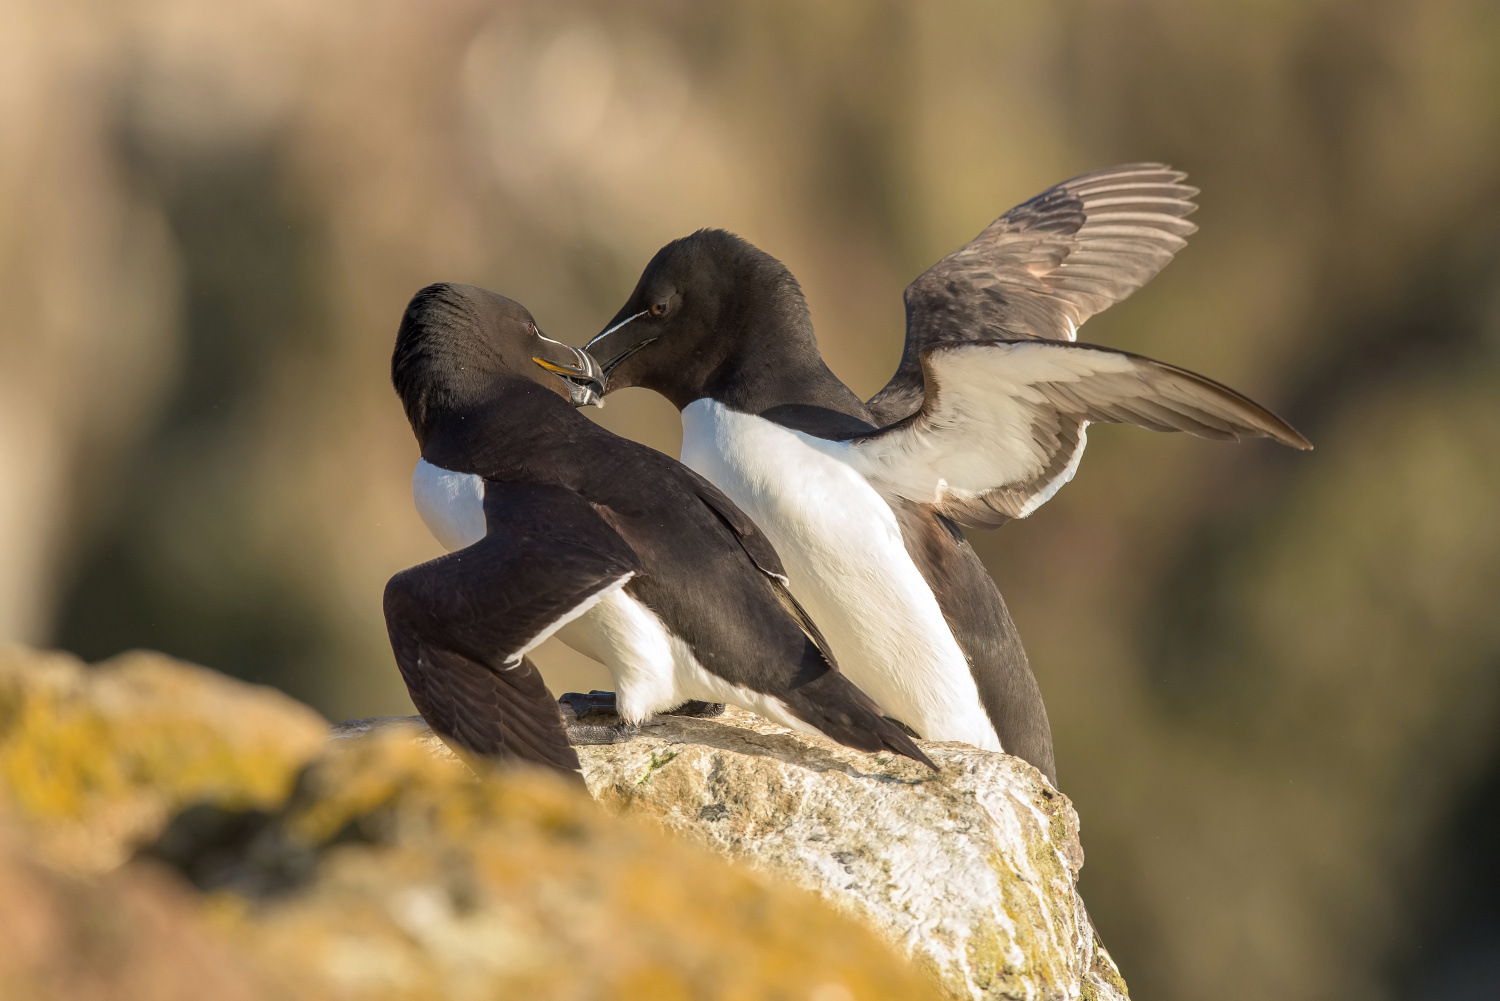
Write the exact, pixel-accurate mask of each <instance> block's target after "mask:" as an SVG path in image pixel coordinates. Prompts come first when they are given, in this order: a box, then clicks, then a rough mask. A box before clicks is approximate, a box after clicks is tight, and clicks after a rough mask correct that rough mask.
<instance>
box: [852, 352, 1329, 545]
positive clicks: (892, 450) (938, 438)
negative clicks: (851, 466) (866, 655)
mask: <svg viewBox="0 0 1500 1001" xmlns="http://www.w3.org/2000/svg"><path fill="white" fill-rule="evenodd" d="M922 368H923V385H924V386H925V395H924V398H923V402H922V405H921V408H920V409H919V410H918V411H917V412H916V413H915V414H913V415H911V416H910V417H908V418H906V419H904V420H901V421H898V422H896V423H895V424H893V425H891V426H889V427H886V428H884V429H882V430H880V431H877V432H874V433H873V434H869V435H862V436H858V437H855V438H851V439H849V447H850V449H851V452H852V455H853V458H854V460H855V463H856V465H857V466H859V467H860V468H861V471H862V472H864V474H865V475H866V477H867V478H868V479H869V480H870V481H871V483H872V484H874V485H875V487H876V489H877V490H879V491H880V492H881V493H882V494H884V495H886V496H893V497H901V498H904V499H906V500H911V501H917V502H919V503H926V504H931V505H932V506H933V507H934V508H935V509H936V510H937V511H938V512H939V513H941V514H943V515H945V516H947V517H949V518H952V519H953V520H954V521H957V522H959V523H961V524H965V525H971V526H988V527H993V526H995V525H999V524H1002V523H1003V522H1004V521H1006V520H1008V519H1010V518H1024V517H1025V516H1026V515H1028V514H1030V513H1031V512H1032V511H1034V510H1036V508H1037V507H1038V506H1040V505H1041V504H1042V503H1045V502H1046V501H1047V500H1048V499H1049V498H1051V497H1052V495H1053V494H1054V493H1056V492H1057V490H1058V488H1060V487H1061V486H1062V485H1063V484H1064V483H1066V482H1067V481H1068V480H1070V479H1072V476H1073V472H1074V471H1075V470H1076V469H1077V466H1078V462H1079V459H1080V457H1081V456H1082V454H1083V447H1084V444H1085V441H1086V438H1085V435H1084V428H1085V427H1086V426H1087V425H1088V424H1090V423H1120V424H1134V425H1136V426H1137V427H1143V428H1148V429H1150V430H1153V431H1186V432H1188V433H1189V434H1194V435H1197V436H1198V437H1200V438H1211V439H1217V440H1225V441H1238V440H1240V439H1243V438H1253V437H1268V438H1273V439H1275V440H1276V441H1279V442H1281V443H1282V444H1284V445H1289V446H1291V447H1293V448H1299V449H1305V448H1311V447H1312V446H1311V445H1310V444H1309V443H1308V441H1307V439H1306V438H1304V437H1302V435H1301V434H1299V433H1298V432H1297V431H1296V429H1295V428H1293V427H1292V426H1291V425H1290V424H1288V423H1287V422H1286V421H1284V420H1282V419H1281V418H1280V417H1277V416H1276V415H1275V414H1273V413H1271V411H1269V410H1267V409H1266V408H1264V407H1262V406H1260V405H1259V404H1258V403H1256V402H1254V401H1253V400H1251V399H1249V398H1247V397H1245V396H1243V395H1241V394H1240V393H1237V392H1235V391H1234V390H1232V389H1230V388H1229V387H1227V386H1223V385H1221V384H1219V383H1217V382H1214V381H1213V380H1212V379H1208V378H1206V377H1204V376H1201V375H1198V374H1197V373H1195V372H1190V371H1188V370H1187V369H1182V368H1177V367H1176V366H1174V365H1167V364H1165V363H1163V362H1158V361H1153V360H1152V359H1150V358H1143V357H1141V356H1140V355H1134V354H1130V353H1129V352H1125V351H1115V350H1112V349H1109V348H1102V347H1098V346H1096V345H1092V344H1078V343H1071V342H1057V341H1041V340H992V341H970V342H960V343H948V344H940V345H937V346H935V347H933V348H930V349H929V350H928V351H927V352H926V353H925V354H924V355H923V356H922Z"/></svg>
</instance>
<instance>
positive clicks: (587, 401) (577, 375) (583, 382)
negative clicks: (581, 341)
mask: <svg viewBox="0 0 1500 1001" xmlns="http://www.w3.org/2000/svg"><path fill="white" fill-rule="evenodd" d="M533 350H534V351H535V352H536V353H535V354H533V355H532V356H531V360H532V361H534V362H536V363H537V364H538V365H540V366H541V367H542V368H544V369H546V370H547V371H549V372H554V373H556V374H557V375H560V376H562V377H563V380H564V381H565V382H567V384H568V398H569V399H571V400H572V401H573V406H575V407H586V406H589V405H591V404H592V405H593V406H603V405H604V379H605V373H604V369H602V368H600V366H599V363H598V362H597V361H595V360H594V356H593V355H591V354H589V353H588V352H587V351H581V350H579V349H578V348H570V347H568V346H567V345H566V344H564V343H562V342H561V341H554V340H553V339H552V338H550V337H544V336H542V335H541V334H540V333H538V334H537V335H536V345H535V347H534V349H533Z"/></svg>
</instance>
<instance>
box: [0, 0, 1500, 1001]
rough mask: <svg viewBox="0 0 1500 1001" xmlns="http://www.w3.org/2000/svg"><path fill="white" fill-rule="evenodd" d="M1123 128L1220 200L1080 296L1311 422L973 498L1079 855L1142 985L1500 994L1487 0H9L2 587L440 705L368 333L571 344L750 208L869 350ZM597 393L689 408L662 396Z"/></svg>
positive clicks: (1497, 561)
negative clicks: (908, 288) (459, 303)
mask: <svg viewBox="0 0 1500 1001" xmlns="http://www.w3.org/2000/svg"><path fill="white" fill-rule="evenodd" d="M1134 159H1162V160H1167V161H1170V162H1172V163H1173V164H1175V165H1177V166H1179V167H1182V168H1184V169H1186V170H1188V171H1190V172H1191V174H1192V180H1193V181H1194V182H1195V183H1197V184H1199V185H1200V186H1202V188H1203V195H1202V197H1201V199H1200V201H1201V203H1202V206H1203V208H1202V210H1201V211H1200V212H1199V214H1198V215H1197V217H1196V221H1197V222H1198V223H1199V224H1200V225H1201V226H1202V231H1201V232H1200V233H1199V234H1198V235H1197V236H1195V237H1194V238H1193V239H1192V242H1191V244H1190V246H1189V248H1188V249H1187V250H1186V251H1185V252H1184V253H1183V254H1182V255H1181V256H1180V257H1179V259H1178V260H1177V262H1176V263H1174V264H1173V266H1172V267H1170V268H1168V269H1167V271H1166V272H1165V273H1163V274H1162V276H1161V277H1160V278H1158V279H1157V280H1156V281H1155V282H1153V283H1152V284H1151V285H1150V286H1148V287H1147V288H1146V289H1145V290H1143V291H1142V292H1141V293H1139V294H1138V295H1136V296H1135V297H1134V298H1133V299H1132V300H1130V301H1129V302H1127V303H1125V304H1123V305H1121V306H1119V307H1116V308H1115V309H1114V310H1112V311H1110V312H1108V313H1106V314H1104V315H1103V316H1101V317H1098V318H1096V319H1095V320H1093V321H1092V322H1091V323H1090V324H1089V325H1088V327H1087V328H1086V329H1085V331H1084V335H1083V336H1084V339H1086V340H1091V341H1097V342H1101V343H1106V344H1111V345H1116V346H1119V347H1124V348H1129V349H1132V350H1136V351H1140V352H1143V353H1146V354H1149V355H1153V356H1156V357H1160V358H1163V359H1165V360H1169V361H1172V362H1175V363H1177V364H1181V365H1186V366H1188V367H1191V368H1194V369H1197V370H1200V371H1202V372H1205V373H1207V374H1209V375H1212V376H1214V377H1216V378H1219V379H1222V380H1224V381H1226V382H1228V383H1230V384H1231V385H1233V386H1235V387H1237V388H1239V389H1241V390H1243V391H1245V392H1247V393H1250V394H1251V395H1253V396H1255V397H1256V398H1257V399H1259V400H1261V401H1263V402H1265V403H1267V404H1269V405H1271V406H1272V407H1274V408H1277V409H1279V410H1280V411H1281V412H1282V413H1284V414H1285V415H1286V416H1287V417H1289V418H1290V419H1291V420H1292V421H1293V422H1294V423H1296V424H1297V425H1298V426H1299V427H1300V428H1301V429H1302V430H1303V431H1304V432H1306V433H1307V434H1308V435H1309V436H1310V437H1311V438H1312V439H1313V440H1314V441H1315V442H1316V443H1317V446H1318V448H1317V451H1315V452H1313V453H1311V454H1307V455H1296V454H1292V453H1291V452H1289V451H1285V450H1279V449H1277V448H1275V447H1274V446H1271V445H1268V444H1265V443H1253V444H1247V445H1241V446H1222V445H1217V444H1214V443H1207V442H1201V441H1198V440H1195V439H1187V438H1183V437H1180V436H1164V435H1155V434H1150V433H1147V432H1143V431H1137V430H1134V429H1126V428H1109V427H1106V428H1101V429H1098V430H1097V431H1096V432H1095V433H1094V434H1093V435H1092V436H1091V446H1090V449H1089V453H1088V457H1087V461H1085V462H1084V464H1083V468H1082V471H1081V472H1080V474H1079V475H1078V478H1077V480H1076V481H1075V482H1074V483H1073V484H1072V485H1071V486H1070V487H1068V489H1066V490H1064V491H1063V492H1062V493H1061V494H1060V495H1059V497H1058V498H1057V499H1056V500H1054V501H1053V502H1052V503H1051V504H1049V505H1048V506H1047V507H1045V508H1044V509H1042V511H1041V512H1040V513H1038V514H1037V515H1036V516H1035V517H1033V518H1031V519H1030V520H1029V521H1026V522H1021V523H1015V524H1012V525H1010V526H1007V527H1006V528H1004V529H1003V530H1001V531H999V532H996V533H992V534H987V535H986V534H979V535H976V536H974V541H975V543H976V545H977V546H978V547H979V548H980V551H981V553H982V554H983V555H984V557H985V559H986V561H987V563H988V564H989V566H990V568H991V569H992V571H993V572H994V574H995V576H996V578H997V579H998V580H999V582H1000V584H1001V587H1002V590H1003V591H1004V593H1005V594H1006V596H1007V598H1008V599H1009V601H1010V603H1011V607H1012V609H1013V611H1014V614H1015V617H1016V620H1017V622H1018V623H1019V625H1020V628H1021V631H1022V634H1023V636H1024V637H1025V639H1026V641H1027V646H1028V649H1029V651H1030V653H1031V656H1032V660H1033V663H1034V665H1035V668H1036V673H1037V675H1038V677H1039V679H1040V681H1041V684H1042V688H1043V692H1044V693H1045V695H1046V698H1047V702H1048V706H1049V709H1050V712H1051V715H1052V720H1053V725H1054V729H1055V735H1056V740H1057V752H1058V762H1059V770H1060V773H1061V781H1062V785H1063V787H1064V790H1065V791H1066V792H1068V793H1069V794H1070V795H1071V796H1072V797H1073V798H1074V799H1075V801H1076V802H1077V805H1078V809H1079V812H1080V814H1081V816H1082V820H1083V833H1084V843H1085V846H1086V848H1087V850H1088V852H1089V856H1088V864H1087V867H1086V868H1085V870H1084V892H1085V895H1086V898H1087V900H1088V902H1089V905H1090V907H1091V909H1092V910H1093V912H1094V914H1095V917H1096V920H1097V922H1098V924H1099V926H1100V930H1101V932H1102V933H1103V935H1104V937H1105V940H1106V941H1107V942H1108V943H1109V944H1110V945H1111V947H1112V948H1113V949H1114V951H1115V953H1116V956H1117V958H1118V959H1119V961H1120V965H1121V967H1122V968H1123V970H1124V973H1125V975H1126V978H1127V979H1128V981H1129V982H1130V984H1131V985H1132V988H1133V993H1134V994H1135V996H1136V997H1138V998H1142V999H1148V998H1149V999H1163V1001H1190V999H1191V1001H1199V999H1204V998H1215V999H1236V1001H1238V999H1245V1001H1250V999H1256V1001H1262V999H1267V998H1277V999H1304V998H1305V999H1321V998H1352V997H1358V998H1377V999H1378V998H1392V999H1395V998H1412V999H1419V998H1420V999H1450V998H1451V999H1458V998H1481V997H1497V996H1500V986H1497V983H1500V981H1497V977H1500V974H1497V973H1496V972H1495V971H1496V970H1497V969H1500V965H1497V964H1500V607H1497V605H1500V601H1497V599H1500V456H1497V453H1500V8H1497V7H1496V5H1495V4H1494V3H1493V2H1482V0H1368V2H1363V3H1356V2H1353V0H1342V2H1341V0H1313V2H1307V3H1286V2H1282V3H1216V4H1207V3H1202V2H1199V0H1113V2H1105V0H1053V2H1042V0H1026V2H1021V3H1012V4H981V3H969V2H957V0H952V2H949V0H941V2H932V0H928V2H920V3H919V2H906V3H893V2H892V3H849V2H832V0H830V2H822V3H815V4H804V3H790V2H782V3H749V2H742V3H738V4H732V3H731V4H723V5H710V4H692V3H687V2H678V3H670V2H662V3H656V4H639V5H634V6H632V7H631V8H630V9H628V10H627V9H624V8H622V7H621V6H620V5H615V4H605V3H592V4H590V3H573V4H568V3H556V2H554V3H534V4H529V5H528V4H516V5H496V4H487V3H483V2H479V0H423V2H416V0H379V2H365V3H355V2H347V0H325V2H322V3H307V2H301V0H246V2H243V3H239V4H209V3H206V2H197V3H193V2H185V0H183V2H179V0H118V2H115V3H110V4H97V3H87V2H83V0H3V2H0V254H3V262H0V303H3V311H0V318H3V319H0V323H3V326H0V638H8V639H16V640H21V641H25V642H29V643H36V644H56V645H61V646H64V647H67V648H69V649H72V650H75V651H77V652H79V653H81V654H84V655H85V656H88V657H90V658H96V657H102V656H106V655H109V654H111V653H114V652H116V651H117V650H120V649H123V648H127V647H134V646H149V647H157V648H160V649H163V650H166V651H169V652H171V653H174V654H177V655H180V656H183V657H187V658H190V659H193V660H197V661H200V662H203V663H207V664H210V665H213V666H216V667H219V668H222V669H224V670H227V671H231V672H233V673H235V674H238V675H241V676H244V677H248V678H252V679H256V680H261V681H266V682H269V683H272V684H276V685H279V686H281V687H282V688H285V689H286V690H288V691H290V692H292V693H293V694H295V695H298V696H299V697H302V698H304V699H307V700H309V701H310V702H312V703H313V704H314V705H316V706H318V707H319V708H320V709H322V710H323V711H324V712H325V713H326V714H328V715H330V716H332V717H334V718H340V717H345V716H351V715H369V714H376V713H390V712H409V711H410V708H409V704H408V703H407V702H406V699H405V694H404V692H403V691H402V689H401V686H400V682H399V679H398V677H397V674H396V671H395V667H394V664H393V662H392V660H391V656H390V652H389V649H388V648H387V645H386V640H385V635H384V627H383V623H382V621H381V617H380V611H379V596H380V591H381V588H382V586H383V584H384V582H385V580H386V578H387V577H388V576H389V575H390V574H392V573H393V572H395V571H396V570H398V569H401V568H402V567H405V566H407V565H410V564H412V563H415V562H417V561H420V560H422V559H425V558H427V557H429V556H432V555H434V554H435V553H436V552H437V547H436V545H435V543H433V541H432V540H431V539H430V538H429V537H428V535H427V533H426V532H425V530H424V529H423V527H422V525H421V523H420V521H419V520H418V519H417V516H416V514H415V512H414V511H413V508H412V504H411V500H410V488H409V476H410V472H411V467H412V463H413V462H414V461H415V459H416V454H417V453H416V446H415V444H414V442H413V440H412V437H411V434H410V432H409V431H408V429H407V427H406V424H405V422H404V420H403V417H402V414H401V410H400V408H399V406H398V404H397V401H396V398H395V396H394V394H393V393H392V391H391V389H390V387H389V382H388V379H387V364H388V357H389V350H390V346H391V343H392V339H393V336H394V332H395V328H396V323H397V320H398V318H399V315H400V312H401V308H402V306H403V304H404V303H405V301H406V299H407V298H408V296H410V294H411V293H412V292H413V291H415V290H416V289H417V288H418V287H419V286H421V285H423V284H425V283H427V282H431V281H435V280H458V281H468V282H475V283H478V284H482V285H485V286H488V287H490V288H493V289H496V290H498V291H501V292H504V293H506V294H508V295H511V296H513V297H515V298H518V299H520V300H522V301H523V302H525V303H526V304H527V305H528V306H530V307H531V308H532V310H533V311H534V313H535V314H536V316H537V317H538V319H539V320H540V322H541V324H542V326H543V329H544V330H546V331H547V332H548V333H550V334H552V335H553V336H557V337H560V338H562V339H564V340H568V341H571V342H574V343H579V342H581V341H582V340H583V339H584V338H586V337H587V336H589V335H590V334H592V333H594V332H596V331H597V330H598V328H599V327H600V325H601V323H602V322H603V321H604V320H605V319H606V318H607V317H608V315H609V314H610V313H612V312H613V311H614V309H615V308H616V307H617V306H618V304H619V303H620V302H621V301H623V298H624V296H625V295H626V293H627V292H628V291H629V289H630V288H631V286H632V285H633V282H634V279H635V276H636V274H637V273H638V272H639V270H640V268H641V267H642V266H643V265H644V263H645V261H646V260H647V259H648V257H649V256H650V254H651V253H652V252H653V251H654V250H655V249H656V248H657V247H658V246H659V245H660V244H661V243H663V242H665V241H666V240H668V239H671V238H673V237H676V236H680V235H683V234H685V233H687V232H690V231H692V230H693V229H696V228H698V227H700V226H706V225H714V226H724V227H727V228H730V229H734V230H736V231H738V232H739V233H741V234H742V235H744V236H745V237H747V238H748V239H750V240H751V241H753V242H754V243H756V244H758V245H760V246H761V247H763V248H765V249H766V250H768V251H770V252H771V253H773V254H775V255H777V256H778V257H780V258H782V259H783V260H784V261H786V262H787V264H788V265H789V266H790V267H791V268H792V270H793V271H794V272H795V273H796V274H797V275H798V276H799V277H800V278H801V279H802V282H803V284H804V287H805V289H806V291H807V294H808V298H809V300H810V303H811V306H812V310H813V316H814V320H815V322H816V324H817V329H818V333H819V338H820V341H821V343H822V345H823V349H824V353H825V355H826V356H827V358H828V360H829V362H830V364H831V365H832V367H833V369H834V370H835V371H836V372H837V373H838V374H839V375H840V376H842V377H843V378H844V379H845V380H846V381H848V382H849V383H850V384H851V385H852V386H854V387H855V388H856V389H857V390H859V391H860V392H861V393H864V394H868V393H870V392H873V391H874V390H875V389H876V388H878V387H879V386H880V385H881V384H882V383H883V381H884V379H885V378H886V376H887V375H888V374H889V372H890V371H891V370H892V369H893V367H894V364H895V360H896V358H897V356H898V354H899V349H900V338H901V323H902V310H901V300H900V292H901V289H902V288H903V287H904V285H905V284H906V282H907V281H909V280H910V279H911V278H912V277H913V276H914V275H916V274H917V273H918V272H919V271H921V270H922V269H923V268H925V267H926V266H927V265H928V264H929V263H931V262H932V261H933V260H934V259H936V258H937V257H939V256H941V255H942V254H943V253H946V252H947V251H948V250H950V249H952V248H953V247H955V246H957V245H958V244H960V243H962V242H964V241H965V240H967V239H968V238H970V237H971V236H972V235H973V234H974V233H975V232H977V231H978V230H979V229H980V228H981V227H982V226H983V225H985V224H986V223H987V222H989V220H990V219H991V218H993V217H994V216H995V215H996V214H998V213H999V212H1000V211H1002V210H1004V209H1005V208H1007V207H1008V206H1010V205H1011V204H1013V203H1015V202H1018V201H1020V200H1022V199H1024V198H1026V197H1028V196H1030V195H1032V194H1034V193H1035V192H1037V191H1039V190H1040V189H1042V188H1043V187H1045V186H1047V185H1048V184H1051V183H1053V182H1054V181H1057V180H1061V179H1062V178H1065V177H1068V176H1070V175H1072V174H1075V173H1079V172H1081V171H1084V170H1087V169H1091V168H1094V167H1098V166H1102V165H1106V164H1110V163H1113V162H1118V161H1123V160H1134ZM597 416H598V417H599V419H601V420H602V421H603V423H605V424H606V425H608V426H609V427H612V428H614V429H615V430H617V431H621V432H623V433H626V434H630V435H633V436H636V437H639V438H642V439H643V440H646V441H648V442H651V443H653V444H656V445H658V446H659V447H662V448H664V449H668V450H675V449H676V445H677V435H678V431H677V420H676V415H675V414H674V413H673V412H672V411H671V409H670V408H669V407H667V406H666V405H665V404H664V403H663V402H662V401H660V400H658V399H656V398H654V397H651V396H649V395H647V394H644V393H638V392H636V391H631V392H628V393H625V394H621V395H620V396H618V397H612V398H611V399H610V406H609V407H608V408H607V409H606V410H604V411H602V412H597ZM543 660H544V662H545V665H546V669H547V670H548V672H549V675H550V676H551V678H552V680H553V682H554V683H555V684H556V685H558V686H559V687H577V686H580V685H584V686H586V685H588V684H590V683H594V684H602V683H603V676H602V675H600V674H597V673H591V672H592V669H591V668H589V667H588V666H587V665H586V664H585V663H583V662H581V661H580V660H579V659H578V658H576V657H574V656H572V655H570V654H568V653H567V652H566V651H563V650H561V649H559V648H554V647H552V646H549V647H548V648H547V649H546V650H545V651H544V652H543Z"/></svg>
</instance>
